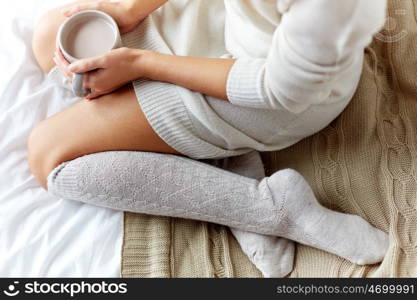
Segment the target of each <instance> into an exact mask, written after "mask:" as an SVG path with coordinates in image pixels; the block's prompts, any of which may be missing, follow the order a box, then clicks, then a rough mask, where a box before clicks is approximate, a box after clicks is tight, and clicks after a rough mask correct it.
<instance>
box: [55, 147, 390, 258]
mask: <svg viewBox="0 0 417 300" xmlns="http://www.w3.org/2000/svg"><path fill="white" fill-rule="evenodd" d="M48 189H49V191H50V192H51V193H52V194H54V195H56V196H60V197H63V198H66V199H70V200H76V201H82V202H86V203H90V204H95V205H98V206H104V207H110V208H113V209H119V210H124V211H132V212H139V213H146V214H152V215H163V216H172V217H181V218H189V219H196V220H202V221H208V222H213V223H218V224H223V225H227V226H230V227H235V228H238V229H240V230H243V231H251V232H255V233H260V234H264V235H273V236H281V237H286V238H288V239H291V240H294V241H297V242H300V243H303V244H306V245H309V246H313V247H317V248H320V249H323V250H326V251H328V252H331V253H334V254H337V255H339V256H341V257H344V258H346V259H348V260H350V261H352V262H355V263H358V264H369V263H376V262H379V261H381V260H382V259H383V257H384V255H385V253H386V251H387V248H388V236H387V234H385V233H384V232H382V231H381V230H378V229H376V228H374V227H372V226H371V225H369V224H368V223H367V222H366V221H365V220H363V219H362V218H360V217H358V216H354V215H348V214H342V213H338V212H334V211H331V210H329V209H327V208H325V207H323V206H321V205H320V204H319V203H318V201H317V200H316V198H315V196H314V194H313V191H312V190H311V188H310V186H309V185H308V184H307V182H306V181H305V180H304V178H303V177H302V176H301V175H300V174H298V173H297V172H295V171H293V170H290V169H286V170H281V171H278V172H276V173H274V174H273V175H272V176H271V177H267V178H264V179H263V180H261V181H258V180H255V179H250V178H247V177H244V176H240V175H237V174H234V173H231V172H228V171H225V170H222V169H219V168H215V167H213V166H210V165H207V164H205V163H201V162H198V161H194V160H191V159H187V158H183V157H179V156H174V155H167V154H157V153H145V152H105V153H98V154H93V155H88V156H84V157H80V158H78V159H75V160H73V161H70V162H66V163H63V164H61V165H60V166H58V167H57V168H56V169H54V170H53V171H52V172H51V174H50V175H49V176H48Z"/></svg>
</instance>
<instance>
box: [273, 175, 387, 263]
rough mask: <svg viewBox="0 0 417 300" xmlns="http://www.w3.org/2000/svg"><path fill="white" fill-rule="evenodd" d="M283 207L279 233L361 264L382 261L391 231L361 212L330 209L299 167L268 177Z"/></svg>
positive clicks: (280, 208)
mask: <svg viewBox="0 0 417 300" xmlns="http://www.w3.org/2000/svg"><path fill="white" fill-rule="evenodd" d="M266 181H267V185H268V187H269V189H270V191H271V194H272V197H273V199H274V201H275V202H276V206H277V207H279V210H280V214H281V217H280V219H281V220H280V222H279V224H278V228H277V235H281V236H285V237H286V238H289V239H292V240H295V241H297V242H299V243H302V244H306V245H309V246H313V247H316V248H319V249H322V250H325V251H328V252H331V253H334V254H336V255H339V256H341V257H343V258H346V259H347V260H349V261H351V262H354V263H356V264H359V265H364V264H374V263H378V262H380V261H382V259H383V258H384V256H385V253H386V252H387V250H388V246H389V238H388V235H387V234H386V233H385V232H383V231H381V230H379V229H377V228H375V227H372V226H371V225H370V224H369V223H367V222H366V221H365V220H364V219H362V218H361V217H359V216H355V215H349V214H342V213H339V212H335V211H332V210H329V209H327V208H325V207H323V206H322V205H320V203H319V202H318V201H317V200H316V197H315V196H314V193H313V191H312V189H311V188H310V186H309V184H308V183H307V182H306V181H305V179H304V178H303V177H302V176H301V175H300V174H299V173H297V172H296V171H294V170H290V169H286V170H282V171H279V172H276V173H275V174H273V175H272V176H271V177H269V178H267V179H266Z"/></svg>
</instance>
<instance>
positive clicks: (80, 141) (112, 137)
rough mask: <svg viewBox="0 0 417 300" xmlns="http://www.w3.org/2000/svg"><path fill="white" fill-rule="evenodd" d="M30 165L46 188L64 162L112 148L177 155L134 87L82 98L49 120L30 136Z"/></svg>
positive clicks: (36, 128) (42, 123) (37, 127)
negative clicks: (156, 129)
mask: <svg viewBox="0 0 417 300" xmlns="http://www.w3.org/2000/svg"><path fill="white" fill-rule="evenodd" d="M28 147H29V164H30V167H31V170H32V172H33V174H34V175H35V177H36V179H37V180H38V182H39V183H40V184H41V185H42V186H43V187H45V188H46V178H47V176H48V174H49V173H50V172H51V171H52V170H53V169H54V168H55V167H57V166H58V165H59V164H60V163H62V162H64V161H69V160H72V159H75V158H78V157H81V156H83V155H86V154H91V153H97V152H102V151H112V150H126V151H129V150H133V151H135V150H136V151H149V152H160V153H171V154H178V152H176V151H175V150H174V149H172V148H171V147H170V146H168V145H167V144H166V143H165V142H164V141H163V140H162V139H161V138H160V137H159V136H158V135H157V134H156V133H155V132H154V130H153V129H152V127H151V126H150V125H149V123H148V121H147V119H146V117H145V115H144V114H143V112H142V110H141V109H140V106H139V104H138V101H137V99H136V95H135V93H134V91H133V88H132V87H124V88H122V89H120V90H118V91H116V92H114V93H112V94H109V95H106V96H103V97H101V98H99V99H96V100H95V101H91V102H89V101H80V102H79V103H76V104H75V105H73V106H71V107H70V108H68V109H66V110H64V111H62V112H60V113H58V114H56V115H54V116H52V117H50V118H49V119H46V120H45V121H43V122H41V123H40V124H39V125H37V126H36V127H35V129H34V130H33V131H32V133H31V135H30V137H29V143H28Z"/></svg>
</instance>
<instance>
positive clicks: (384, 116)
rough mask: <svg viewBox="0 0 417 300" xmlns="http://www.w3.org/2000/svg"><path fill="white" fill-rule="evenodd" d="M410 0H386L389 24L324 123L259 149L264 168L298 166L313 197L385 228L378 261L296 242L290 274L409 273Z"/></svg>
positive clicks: (412, 174) (414, 86)
mask: <svg viewBox="0 0 417 300" xmlns="http://www.w3.org/2000/svg"><path fill="white" fill-rule="evenodd" d="M415 5H416V4H415V1H412V0H405V1H396V0H391V1H390V2H389V17H390V20H389V22H390V25H394V24H395V29H394V27H392V26H391V27H390V26H387V28H386V29H384V30H383V31H381V32H380V33H379V34H378V35H377V36H376V37H375V39H374V41H373V43H372V45H371V46H370V47H369V48H368V49H367V51H366V60H365V65H364V71H363V74H362V78H361V82H360V85H359V89H358V91H357V93H356V95H355V97H354V99H353V100H352V102H351V104H350V105H349V106H348V108H347V109H346V110H345V112H344V113H343V114H342V115H341V116H340V117H339V118H338V119H337V120H336V121H335V122H333V123H332V124H331V125H330V126H329V127H328V128H326V129H325V130H323V131H322V132H320V133H318V134H316V135H314V136H313V137H311V138H308V139H306V140H304V141H302V142H300V143H298V144H297V145H295V146H293V147H291V148H288V149H286V150H283V151H280V152H279V153H274V154H267V155H265V156H264V158H265V162H266V164H267V165H268V166H269V170H270V171H272V170H275V169H276V168H286V167H291V168H294V169H296V170H298V171H299V172H300V173H302V174H303V175H304V176H305V177H306V178H307V180H308V181H309V182H310V184H311V185H312V187H313V189H314V190H315V194H316V195H317V196H318V198H319V199H320V201H321V202H322V203H323V204H324V205H326V206H328V207H330V208H332V209H336V210H339V211H344V212H349V213H354V214H358V215H360V216H362V217H364V218H365V219H366V220H368V221H369V222H370V223H371V224H373V225H375V226H376V227H378V228H381V229H383V230H384V231H387V232H389V234H390V245H391V246H390V249H389V252H388V254H387V255H386V256H385V259H384V261H383V262H382V264H378V265H373V266H357V265H354V264H351V263H349V262H347V261H345V260H342V259H340V258H338V257H335V256H333V255H329V254H325V253H323V252H321V251H318V250H316V249H312V248H309V247H305V246H302V245H298V248H297V257H296V266H295V269H294V271H293V273H292V275H291V276H292V277H323V276H325V277H377V276H378V277H379V276H381V277H416V276H417V265H416V263H415V262H416V261H417V247H416V246H417V232H416V231H417V218H416V216H417V211H416V208H417V197H416V196H417V180H416V171H417V170H416V166H417V156H416V153H417V152H416V146H417V136H416V134H417V130H416V129H417V122H416V120H417V105H416V96H415V95H416V90H417V83H416V81H415V70H416V69H417V62H416V61H415V58H414V53H416V52H417V23H416V10H415Z"/></svg>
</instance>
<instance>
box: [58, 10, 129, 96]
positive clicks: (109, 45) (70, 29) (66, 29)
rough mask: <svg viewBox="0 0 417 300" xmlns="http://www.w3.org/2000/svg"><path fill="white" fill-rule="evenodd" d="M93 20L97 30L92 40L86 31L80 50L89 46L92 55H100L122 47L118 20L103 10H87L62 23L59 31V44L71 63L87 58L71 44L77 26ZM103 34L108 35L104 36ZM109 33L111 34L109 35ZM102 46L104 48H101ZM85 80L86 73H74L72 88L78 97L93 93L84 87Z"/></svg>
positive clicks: (92, 35) (79, 46)
mask: <svg viewBox="0 0 417 300" xmlns="http://www.w3.org/2000/svg"><path fill="white" fill-rule="evenodd" d="M92 21H95V22H94V24H95V27H94V30H96V31H97V32H94V34H91V41H90V39H89V37H88V36H85V32H84V36H83V41H85V46H84V44H81V45H78V48H81V49H79V50H87V49H89V48H88V47H90V48H92V47H93V48H94V54H93V55H92V56H95V55H100V54H103V53H106V52H108V51H111V50H113V49H116V48H120V47H122V39H121V36H120V32H119V28H118V26H117V24H116V22H115V21H114V19H113V18H112V17H111V16H109V15H108V14H106V13H104V12H102V11H98V10H85V11H82V12H79V13H77V14H75V15H73V16H71V17H70V18H68V19H67V20H66V21H65V22H64V23H63V24H62V25H61V27H60V29H59V31H58V35H57V43H58V46H59V48H60V50H61V52H62V54H63V56H64V57H65V58H66V59H67V60H68V61H69V62H70V63H73V62H75V61H77V60H79V59H81V58H87V57H85V55H84V56H83V57H77V56H78V55H76V53H75V52H77V51H75V50H74V49H71V48H74V47H75V46H74V45H72V44H71V41H72V43H75V42H74V35H76V34H77V31H76V30H77V28H80V26H83V24H86V23H87V22H90V23H91V22H92ZM100 26H108V27H105V28H104V27H102V28H101V27H100ZM90 29H91V28H90ZM109 29H110V30H109ZM103 34H104V35H106V36H103ZM108 35H111V36H110V37H109V36H108ZM75 38H76V37H75ZM70 39H73V40H71V41H70ZM97 39H103V41H104V39H105V41H106V42H105V43H104V42H103V43H97V42H98V41H100V40H97ZM83 41H81V42H83ZM94 41H95V43H94ZM78 42H79V41H78ZM90 43H91V44H90ZM93 43H94V44H93ZM102 44H103V45H102ZM101 46H102V48H100V47H101ZM83 47H85V49H82V48H83ZM78 52H82V51H78ZM84 52H85V53H88V51H84ZM90 52H91V51H90ZM83 81H84V74H74V77H73V80H72V90H73V92H74V94H75V95H76V96H77V97H85V96H87V95H88V94H90V93H91V90H90V89H86V88H84V86H83Z"/></svg>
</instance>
